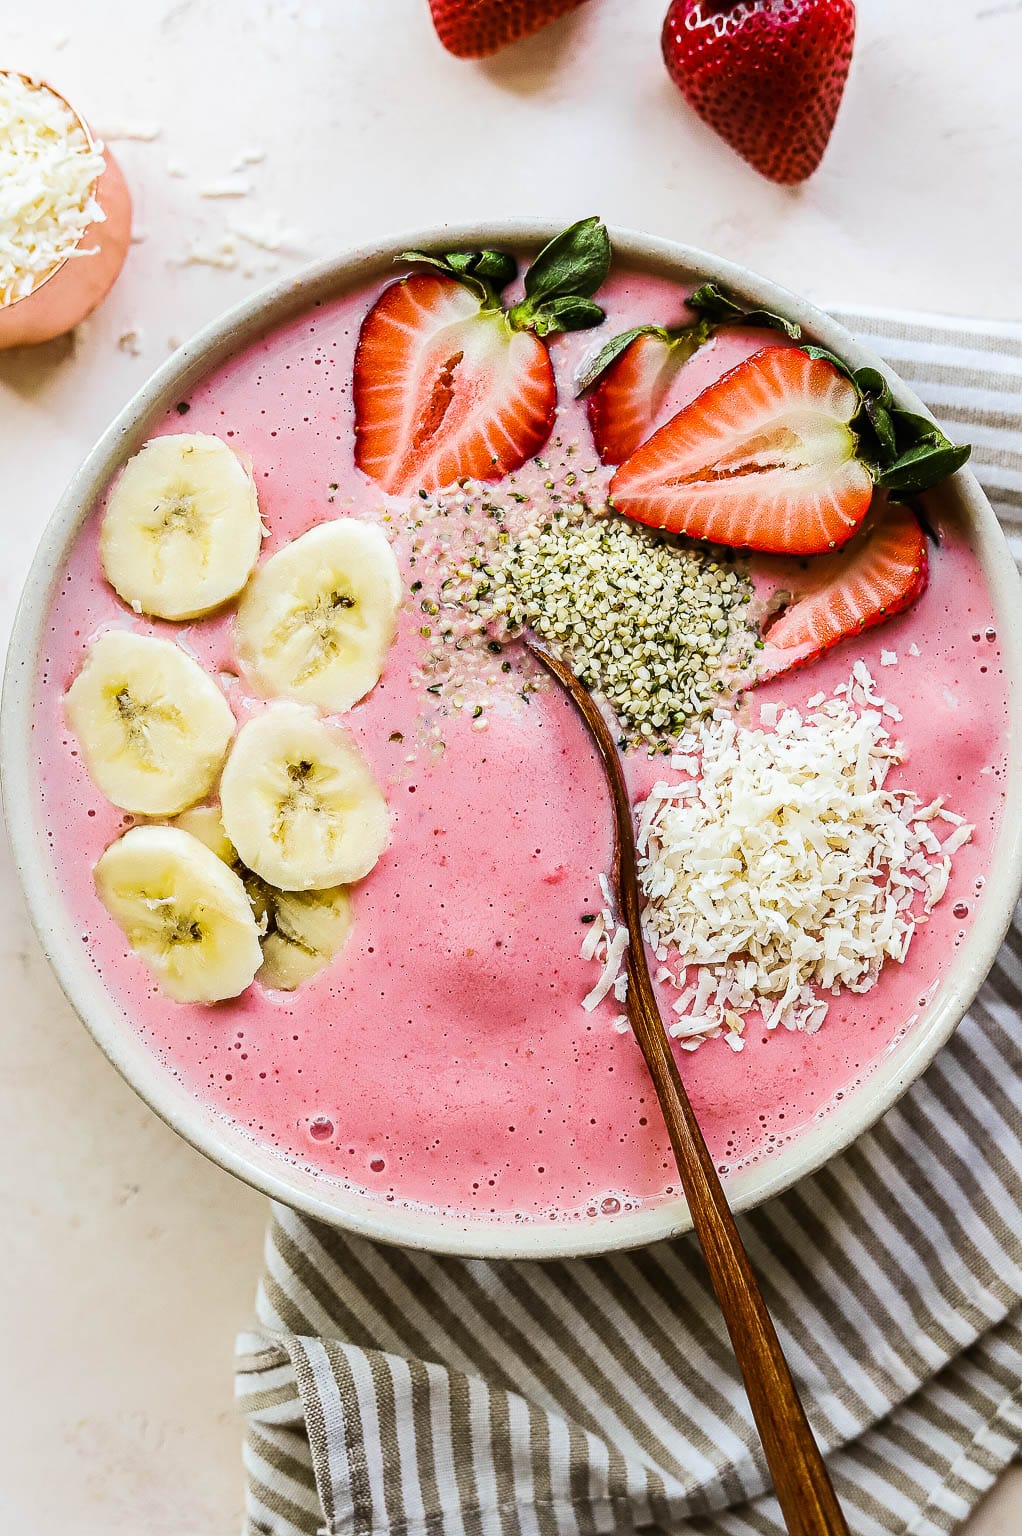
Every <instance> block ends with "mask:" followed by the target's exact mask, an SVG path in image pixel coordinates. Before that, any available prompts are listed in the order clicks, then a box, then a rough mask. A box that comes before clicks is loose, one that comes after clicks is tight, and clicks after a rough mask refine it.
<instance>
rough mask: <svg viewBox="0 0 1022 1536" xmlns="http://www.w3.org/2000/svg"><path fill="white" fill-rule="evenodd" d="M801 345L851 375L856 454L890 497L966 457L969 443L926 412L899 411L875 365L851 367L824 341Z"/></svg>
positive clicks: (916, 488) (918, 488)
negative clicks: (856, 407)
mask: <svg viewBox="0 0 1022 1536" xmlns="http://www.w3.org/2000/svg"><path fill="white" fill-rule="evenodd" d="M803 351H804V352H806V353H807V354H808V355H809V356H810V357H819V358H823V360H824V361H825V362H828V363H830V364H831V366H832V367H834V368H836V369H837V370H838V372H839V373H843V374H844V375H845V377H846V378H849V379H851V381H852V383H853V384H854V385H855V387H856V389H857V390H858V393H859V410H858V413H857V414H856V415H855V416H853V417H852V422H851V426H852V430H853V432H854V433H855V435H856V439H857V447H856V458H857V459H858V460H859V462H860V463H862V464H865V466H866V468H867V469H868V470H869V472H870V474H871V475H872V476H873V479H874V481H875V483H876V484H877V485H878V486H880V487H881V489H883V490H886V491H887V492H888V493H889V496H890V499H891V501H910V500H911V498H912V497H913V496H917V495H919V494H920V493H921V492H923V491H929V490H932V488H933V487H934V486H935V485H939V484H940V482H941V481H942V480H945V479H947V477H948V475H953V474H954V472H955V470H957V469H961V467H962V465H963V464H965V463H966V462H967V460H968V458H969V455H970V454H971V453H972V448H971V446H970V445H969V444H968V443H963V444H961V445H960V446H958V445H956V444H955V443H952V442H951V440H950V438H948V437H945V435H944V433H943V432H942V431H941V430H940V428H939V427H938V426H937V425H936V423H935V422H932V421H930V419H929V418H928V417H926V416H917V415H916V414H915V412H913V411H903V410H902V409H901V407H900V406H898V405H896V404H895V402H894V396H893V395H892V394H891V390H890V386H889V385H888V383H887V380H886V379H885V378H884V375H883V374H882V373H881V372H880V371H879V370H878V369H876V368H856V369H851V368H849V367H848V365H847V363H845V362H842V360H841V358H839V357H835V355H834V353H833V352H828V351H827V350H826V349H825V348H824V347H813V346H808V347H804V348H803Z"/></svg>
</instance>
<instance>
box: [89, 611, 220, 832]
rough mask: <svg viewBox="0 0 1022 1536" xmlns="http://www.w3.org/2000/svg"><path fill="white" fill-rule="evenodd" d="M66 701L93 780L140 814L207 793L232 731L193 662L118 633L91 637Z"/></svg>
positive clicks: (158, 643) (210, 684) (167, 643)
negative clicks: (91, 639) (92, 638)
mask: <svg viewBox="0 0 1022 1536" xmlns="http://www.w3.org/2000/svg"><path fill="white" fill-rule="evenodd" d="M64 705H65V709H66V712H67V718H68V723H69V724H70V726H71V728H72V730H73V731H74V733H75V735H76V736H77V737H78V741H79V744H80V746H81V749H82V756H83V758H84V759H85V766H86V767H87V768H88V770H89V773H90V775H91V777H92V779H93V781H94V783H95V784H96V785H97V786H98V788H99V789H101V790H102V791H103V794H104V795H106V797H107V799H108V800H112V801H113V803H114V805H119V806H120V807H121V809H122V810H125V811H135V812H138V813H139V814H141V815H144V816H173V815H174V814H175V812H177V811H181V810H184V808H185V807H186V806H188V805H193V804H194V803H195V801H196V800H201V799H202V798H203V797H204V796H205V795H207V794H208V793H209V791H210V789H211V787H212V785H213V782H214V780H215V779H216V776H217V774H218V773H219V771H220V766H221V764H222V763H223V760H224V757H225V755H226V753H227V748H228V745H229V744H230V740H231V737H232V736H233V735H234V724H235V722H234V715H233V713H232V711H231V706H230V705H229V704H228V702H227V700H226V699H225V698H224V696H223V694H222V693H221V692H220V689H219V688H218V687H217V685H216V683H214V681H213V679H212V678H211V677H210V676H209V675H208V673H206V672H204V671H203V670H202V668H201V667H200V666H199V663H198V662H197V661H194V660H193V659H192V657H191V656H188V655H186V653H185V652H184V651H183V650H182V649H181V648H180V646H178V645H175V644H174V642H173V641H172V640H157V639H155V638H154V637H153V636H151V635H138V634H135V633H133V632H132V631H131V630H126V629H111V630H107V631H106V633H105V634H102V635H98V636H97V637H96V639H95V640H93V641H92V643H91V644H90V645H89V648H88V650H87V651H86V653H85V661H84V662H83V664H82V669H81V671H80V672H79V674H78V676H77V677H76V678H75V680H74V682H73V683H72V684H71V687H70V688H69V689H68V691H67V694H66V695H65V699H64Z"/></svg>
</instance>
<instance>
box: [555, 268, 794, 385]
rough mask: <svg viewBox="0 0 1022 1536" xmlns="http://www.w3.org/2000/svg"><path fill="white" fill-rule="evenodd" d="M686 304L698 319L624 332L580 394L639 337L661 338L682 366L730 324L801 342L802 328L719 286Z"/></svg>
mask: <svg viewBox="0 0 1022 1536" xmlns="http://www.w3.org/2000/svg"><path fill="white" fill-rule="evenodd" d="M685 305H686V307H687V308H688V309H690V310H692V311H693V313H694V314H696V315H698V316H699V318H698V320H690V321H689V322H688V323H687V324H685V325H676V326H662V325H636V326H633V327H632V329H631V330H630V331H622V332H621V334H620V335H619V336H614V337H612V338H611V340H610V341H608V342H607V344H606V346H605V347H603V348H602V349H601V350H600V351H599V352H598V353H597V354H596V356H595V357H594V358H593V360H592V362H591V363H590V364H589V365H588V367H586V368H585V369H583V371H582V372H581V373H580V374H579V376H578V378H577V380H576V389H575V393H576V395H584V394H585V392H586V390H587V389H591V388H592V386H593V385H594V384H595V383H596V381H597V379H598V378H600V376H601V374H604V373H606V371H607V369H608V368H609V367H610V365H611V363H613V362H616V361H617V359H618V358H619V357H620V356H621V354H622V352H624V351H625V350H626V348H628V347H629V346H631V344H632V342H633V341H635V340H636V338H637V337H639V336H658V337H659V338H660V340H661V341H663V342H664V343H665V344H666V345H667V346H669V347H671V348H672V349H678V350H679V351H680V352H681V353H682V355H681V356H680V357H679V358H678V359H677V361H678V362H679V363H682V362H687V361H688V359H689V358H690V357H691V356H692V355H693V354H694V353H696V352H698V350H699V348H700V347H702V346H705V344H706V342H708V341H709V340H710V338H711V337H712V336H714V335H715V334H716V333H717V331H719V330H720V329H721V328H722V327H723V326H726V325H749V326H762V327H764V328H765V329H768V330H773V331H783V332H784V334H785V335H786V336H788V337H790V338H791V340H792V341H798V339H799V338H800V337H801V335H802V331H801V328H800V327H799V326H798V325H797V324H796V323H795V321H794V320H786V319H785V318H784V316H783V315H775V314H774V313H773V311H772V310H769V309H743V307H742V305H741V304H740V303H739V301H738V300H737V299H734V298H732V296H731V295H730V294H729V293H728V292H727V291H726V290H725V289H723V288H719V287H718V286H717V284H716V283H703V284H702V285H701V286H700V287H699V288H697V289H696V290H695V292H694V293H691V294H690V295H689V297H688V298H687V299H686V300H685Z"/></svg>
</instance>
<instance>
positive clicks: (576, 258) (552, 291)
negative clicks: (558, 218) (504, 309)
mask: <svg viewBox="0 0 1022 1536" xmlns="http://www.w3.org/2000/svg"><path fill="white" fill-rule="evenodd" d="M609 271H610V238H609V236H608V234H607V229H606V225H605V224H603V223H602V221H601V220H600V219H598V218H595V217H594V218H590V219H580V220H579V222H578V223H577V224H572V225H571V226H570V228H568V229H566V230H564V231H563V232H562V233H561V234H559V235H556V236H555V237H554V239H553V240H551V241H550V242H549V243H548V244H547V245H545V246H544V247H543V249H542V250H541V251H540V253H539V255H538V256H537V257H536V259H535V261H534V262H533V263H532V266H531V267H530V268H529V270H528V271H527V272H526V274H525V296H526V301H531V302H532V304H533V305H536V304H538V303H541V302H543V301H545V300H547V299H556V298H565V297H567V296H568V295H572V296H581V297H582V298H586V299H588V298H591V297H592V295H593V294H594V293H595V292H596V290H597V289H598V288H599V287H600V286H601V284H602V283H603V281H604V279H605V278H606V276H607V273H608V272H609ZM519 307H523V306H519Z"/></svg>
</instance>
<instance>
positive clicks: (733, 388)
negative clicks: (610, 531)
mask: <svg viewBox="0 0 1022 1536" xmlns="http://www.w3.org/2000/svg"><path fill="white" fill-rule="evenodd" d="M860 404H861V399H860V395H859V391H858V389H857V388H856V385H855V384H854V383H853V381H852V380H851V379H850V378H848V377H847V375H845V374H843V373H840V372H839V371H838V369H837V368H836V367H835V366H834V365H833V363H830V362H827V361H826V360H825V359H824V358H821V357H816V358H811V357H809V355H808V354H807V353H806V352H804V351H802V349H801V348H800V347H765V348H764V349H763V351H762V352H757V353H755V354H754V355H753V356H752V357H750V358H747V359H746V361H745V362H744V363H739V364H738V366H737V368H732V369H731V371H730V372H729V373H725V374H724V375H723V376H722V377H721V378H719V379H717V380H716V382H715V383H713V384H711V385H709V387H708V388H707V389H704V390H703V392H702V394H700V395H697V396H696V398H695V399H694V400H693V401H692V403H691V405H687V406H685V408H684V409H683V410H681V411H679V412H678V414H677V416H674V417H672V419H671V420H670V421H669V422H667V423H666V425H665V426H662V427H661V428H660V430H659V431H658V432H654V434H653V436H652V437H651V438H650V439H649V441H648V442H645V443H643V445H642V447H641V448H639V449H638V450H637V451H636V452H635V453H633V454H632V456H631V458H629V459H627V460H626V461H625V463H624V464H622V465H621V468H620V469H619V470H618V471H617V473H616V474H615V476H614V478H613V480H612V481H611V486H610V493H611V497H612V499H613V502H614V506H615V507H616V508H617V510H618V511H619V512H623V513H624V514H625V515H626V516H627V517H633V518H635V519H636V521H637V522H640V523H648V524H649V525H650V526H651V527H653V528H666V529H667V530H668V531H669V532H671V533H683V534H687V535H688V537H689V538H693V539H706V540H709V541H710V542H711V543H715V544H730V545H733V546H734V547H735V548H739V549H762V550H768V551H771V552H773V553H775V554H786V555H814V554H819V553H822V552H823V551H825V550H829V549H834V548H836V547H837V546H838V545H841V544H844V543H846V542H847V541H848V539H850V538H851V536H852V534H853V533H854V532H855V530H856V529H857V528H858V527H859V525H860V523H861V522H862V520H863V518H864V517H865V516H866V513H867V512H868V511H869V505H870V500H871V498H872V495H873V478H872V476H871V474H870V472H869V470H868V469H867V468H866V466H865V465H864V464H862V463H860V462H859V461H858V459H856V457H855V451H856V446H857V444H856V437H855V433H854V432H853V431H852V430H851V427H850V425H849V424H850V422H851V421H852V419H853V417H855V416H856V415H857V413H858V411H859V409H860Z"/></svg>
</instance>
